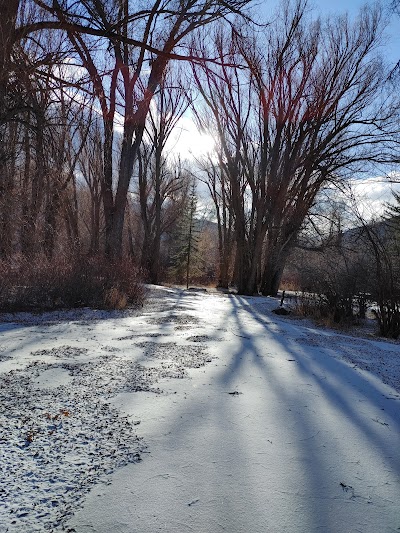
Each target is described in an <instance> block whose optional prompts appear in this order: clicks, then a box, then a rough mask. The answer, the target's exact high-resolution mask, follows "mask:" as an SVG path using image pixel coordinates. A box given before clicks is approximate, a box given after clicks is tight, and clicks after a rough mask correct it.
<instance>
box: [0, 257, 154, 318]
mask: <svg viewBox="0 0 400 533" xmlns="http://www.w3.org/2000/svg"><path fill="white" fill-rule="evenodd" d="M143 299H144V289H143V285H142V284H141V283H140V275H139V271H138V269H137V267H136V266H135V265H134V263H133V262H132V261H131V260H129V259H120V260H115V261H110V260H109V259H107V258H105V257H102V256H98V257H77V258H68V257H57V258H54V259H51V260H49V259H47V258H46V257H44V256H35V257H32V258H29V259H28V258H26V257H21V256H16V257H13V258H12V259H11V260H8V261H0V310H2V311H30V310H34V311H41V310H51V309H58V308H72V307H96V308H103V309H124V308H126V307H127V306H128V305H140V304H141V303H142V302H143Z"/></svg>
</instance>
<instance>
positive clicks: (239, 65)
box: [193, 1, 392, 295]
mask: <svg viewBox="0 0 400 533" xmlns="http://www.w3.org/2000/svg"><path fill="white" fill-rule="evenodd" d="M281 13H282V15H281V17H280V21H279V20H278V23H276V24H275V25H273V26H271V27H270V28H269V30H268V33H267V37H266V40H265V46H261V44H260V42H258V43H257V42H256V39H255V37H252V38H251V39H250V38H246V39H243V38H241V37H239V36H238V35H237V34H236V33H234V34H233V35H232V42H233V45H227V44H226V43H227V42H229V41H228V39H227V38H226V36H224V35H223V34H219V35H217V37H216V40H215V52H216V53H218V54H219V57H220V58H221V62H222V61H223V60H224V59H225V63H226V58H229V61H230V63H231V65H232V63H234V62H236V67H234V68H232V66H222V67H221V68H211V67H210V66H207V67H205V66H204V67H203V68H200V67H198V66H194V68H193V71H194V76H195V78H196V81H197V84H198V87H199V89H200V91H201V93H202V96H203V98H204V100H205V102H206V103H207V105H208V106H209V108H210V110H211V114H212V118H213V121H214V124H215V127H214V129H215V130H216V131H217V132H218V135H219V137H220V143H221V148H222V152H223V163H224V165H225V168H226V175H227V176H228V177H229V180H230V184H231V190H232V210H233V213H234V217H235V238H236V245H237V260H236V276H237V279H236V281H237V285H238V290H239V291H240V292H243V293H249V294H251V293H254V292H256V291H257V290H258V289H261V291H262V292H263V294H266V295H268V294H276V292H277V290H278V287H279V282H280V279H281V276H282V271H283V267H284V265H285V261H286V258H287V255H288V253H289V251H290V249H291V247H292V246H293V244H294V242H295V239H296V236H297V234H298V232H299V231H300V228H301V226H302V224H303V221H304V218H305V217H306V215H307V213H308V211H309V210H310V208H311V207H312V205H313V203H314V201H315V198H316V195H317V193H318V191H319V190H320V188H321V187H322V186H323V185H324V184H326V183H327V182H329V181H332V180H338V179H341V177H342V176H344V175H345V171H346V170H347V169H349V168H350V167H351V165H353V166H354V165H356V164H358V163H360V162H364V161H368V160H377V159H379V157H380V155H381V153H380V152H381V151H382V149H383V146H384V142H385V135H384V134H383V125H384V124H385V123H387V121H388V120H390V118H391V115H390V112H391V111H392V110H391V109H389V106H388V108H386V107H385V106H386V102H384V103H383V104H382V102H380V101H379V96H380V94H381V93H380V90H381V89H382V80H383V78H384V76H383V75H382V71H381V64H380V62H379V60H378V59H376V58H375V56H374V53H375V49H376V47H377V45H378V43H379V38H380V35H381V30H382V26H381V14H380V11H379V10H378V9H375V8H374V9H369V8H365V9H363V10H362V11H361V12H360V15H359V19H358V20H357V22H355V23H354V25H352V24H351V23H350V22H349V20H348V19H347V18H345V17H338V18H332V19H330V20H328V21H326V22H321V21H319V20H316V21H314V22H313V21H309V20H307V18H306V9H305V4H303V3H302V2H301V1H300V2H298V3H297V4H295V5H294V6H291V5H289V4H283V6H281ZM242 33H243V32H242ZM258 39H259V37H258ZM244 66H246V67H247V70H244ZM386 139H388V136H386ZM378 143H380V145H379V146H378Z"/></svg>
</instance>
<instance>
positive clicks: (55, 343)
mask: <svg viewBox="0 0 400 533" xmlns="http://www.w3.org/2000/svg"><path fill="white" fill-rule="evenodd" d="M276 306H277V300H275V299H273V298H261V297H259V298H257V297H253V298H250V297H248V298H247V297H246V298H244V297H239V296H232V295H230V296H228V295H221V294H218V293H200V292H198V293H196V292H193V291H184V290H179V289H170V288H163V287H152V288H151V290H150V293H149V300H148V302H147V304H145V306H144V308H143V309H142V310H141V311H140V312H137V311H136V312H134V311H129V312H104V311H102V312H101V311H92V310H89V309H86V310H81V311H79V312H76V311H75V312H72V311H70V312H58V313H47V314H44V315H36V316H34V315H29V314H19V315H15V316H6V315H3V316H2V321H1V323H0V333H1V340H0V449H1V452H0V471H1V472H2V475H1V478H0V531H5V532H18V533H22V532H23V533H29V532H31V531H32V532H35V531H69V532H71V533H72V532H77V533H89V532H91V533H93V532H96V533H109V532H111V531H112V532H121V533H133V532H138V533H147V532H148V533H150V532H151V533H153V532H156V531H163V532H171V533H172V532H197V533H204V532H210V533H214V532H219V531H228V532H233V533H237V532H251V533H258V532H260V533H261V532H266V531H271V532H274V533H283V532H288V533H289V532H290V533H297V532H298V533H300V532H301V533H303V532H311V533H314V532H328V533H330V532H332V533H336V532H339V531H340V532H357V531H360V532H363V533H377V532H379V533H386V532H388V533H389V532H393V531H399V530H400V344H399V343H398V342H397V343H396V342H386V341H383V340H377V339H368V338H361V337H353V336H351V335H344V334H339V333H337V332H334V331H330V330H327V329H322V328H318V327H316V326H314V325H313V324H312V323H310V322H308V321H304V320H295V319H292V318H291V317H290V316H289V317H280V316H279V317H278V316H276V315H274V314H273V313H272V309H274V308H276ZM173 378H175V379H173Z"/></svg>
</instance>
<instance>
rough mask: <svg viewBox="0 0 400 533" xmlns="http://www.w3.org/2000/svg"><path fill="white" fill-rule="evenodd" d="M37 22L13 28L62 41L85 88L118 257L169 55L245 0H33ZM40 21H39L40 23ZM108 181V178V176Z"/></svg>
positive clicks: (111, 242) (111, 248)
mask: <svg viewBox="0 0 400 533" xmlns="http://www.w3.org/2000/svg"><path fill="white" fill-rule="evenodd" d="M35 2H36V4H37V5H38V6H40V8H41V10H42V13H43V16H42V19H41V20H39V21H37V22H33V23H31V24H26V25H24V26H22V27H21V28H18V31H17V32H16V37H19V38H22V37H24V36H27V35H30V34H32V33H34V32H36V31H41V30H43V29H44V28H48V29H55V30H62V31H63V32H65V33H66V35H67V36H68V39H69V41H70V42H71V44H72V46H73V48H74V50H75V53H76V57H77V58H78V59H79V63H80V64H81V66H83V67H84V68H85V69H86V71H87V73H88V75H89V77H90V80H91V83H92V86H93V91H94V94H95V95H96V98H97V100H98V103H99V106H100V109H101V113H102V118H103V131H104V164H103V176H102V197H103V210H104V218H105V234H106V252H107V253H108V254H110V255H115V256H118V255H121V253H122V235H123V226H124V215H125V208H126V203H127V193H128V189H129V184H130V180H131V176H132V170H133V166H134V163H135V161H136V160H137V157H138V150H139V146H140V144H141V142H142V138H143V134H144V130H145V125H146V118H147V116H148V113H149V109H150V102H151V101H152V98H153V96H154V94H155V93H156V91H157V89H158V87H159V85H160V83H161V81H162V79H163V75H164V72H165V69H166V67H167V64H168V62H169V61H170V60H171V59H179V60H185V61H186V60H188V59H190V58H189V57H188V56H185V54H179V53H177V52H176V51H175V49H176V48H177V46H178V45H180V46H182V45H183V44H184V41H185V39H186V37H187V36H188V35H189V34H190V33H192V32H193V31H195V30H196V29H197V28H199V27H203V26H205V25H207V24H210V23H212V22H214V21H216V20H218V19H221V18H223V17H225V16H227V15H229V14H231V13H239V11H240V10H241V9H242V8H243V7H244V6H246V5H247V3H248V0H232V1H230V2H225V1H219V0H201V1H200V0H199V1H193V0H181V1H179V2H178V3H176V2H175V1H173V0H167V1H165V2H161V1H160V0H155V1H154V2H153V3H151V2H148V3H145V4H144V5H143V8H141V9H138V6H137V4H136V3H135V2H130V1H128V0H118V1H115V2H104V1H101V0H90V1H85V2H79V3H70V4H67V3H63V2H58V1H54V2H46V1H43V0H35ZM46 16H47V19H46ZM118 115H120V116H121V117H122V119H123V135H122V145H121V152H120V158H119V164H118V170H117V172H115V170H114V169H113V158H112V150H113V143H114V123H115V120H116V118H117V116H118ZM116 176H117V178H116V181H115V182H114V180H115V177H116Z"/></svg>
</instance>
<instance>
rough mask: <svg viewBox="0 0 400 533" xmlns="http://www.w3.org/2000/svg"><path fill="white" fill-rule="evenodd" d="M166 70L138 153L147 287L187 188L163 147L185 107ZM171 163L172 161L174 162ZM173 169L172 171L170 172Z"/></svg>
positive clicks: (179, 88) (156, 277) (179, 87)
mask: <svg viewBox="0 0 400 533" xmlns="http://www.w3.org/2000/svg"><path fill="white" fill-rule="evenodd" d="M178 78H179V76H178V74H177V73H176V72H175V73H171V71H170V70H169V71H168V73H167V75H166V76H164V78H163V80H162V82H161V83H160V88H159V91H158V92H157V94H156V95H155V96H154V99H153V103H154V105H153V106H151V108H150V112H149V115H148V120H147V123H146V140H145V143H144V144H142V147H141V148H140V150H139V160H138V193H139V204H140V215H141V221H142V225H143V243H142V258H141V265H142V268H143V269H144V270H145V271H146V272H147V274H148V277H149V281H150V282H151V283H158V282H159V273H160V249H161V237H162V235H163V233H164V232H165V231H166V230H167V229H168V228H169V227H170V226H171V224H173V223H174V222H175V221H176V219H177V217H178V216H179V210H178V209H177V206H176V205H175V204H176V203H177V202H178V203H180V204H181V203H182V202H181V199H182V198H184V196H185V194H183V195H181V194H179V193H180V191H182V192H184V191H183V190H184V189H185V188H187V183H186V181H187V179H186V173H185V172H184V171H183V169H182V165H181V163H180V161H179V159H178V158H177V157H175V158H174V157H168V156H167V154H166V146H167V143H168V140H169V139H170V138H171V134H172V133H173V131H174V128H175V127H176V125H177V123H178V122H179V120H180V119H181V118H182V116H183V114H184V113H185V111H186V110H187V108H188V106H189V99H188V97H187V91H186V90H185V89H184V88H183V86H182V84H181V83H179V82H176V81H175V79H178ZM174 159H175V160H174ZM173 167H175V169H174V168H173Z"/></svg>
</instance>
